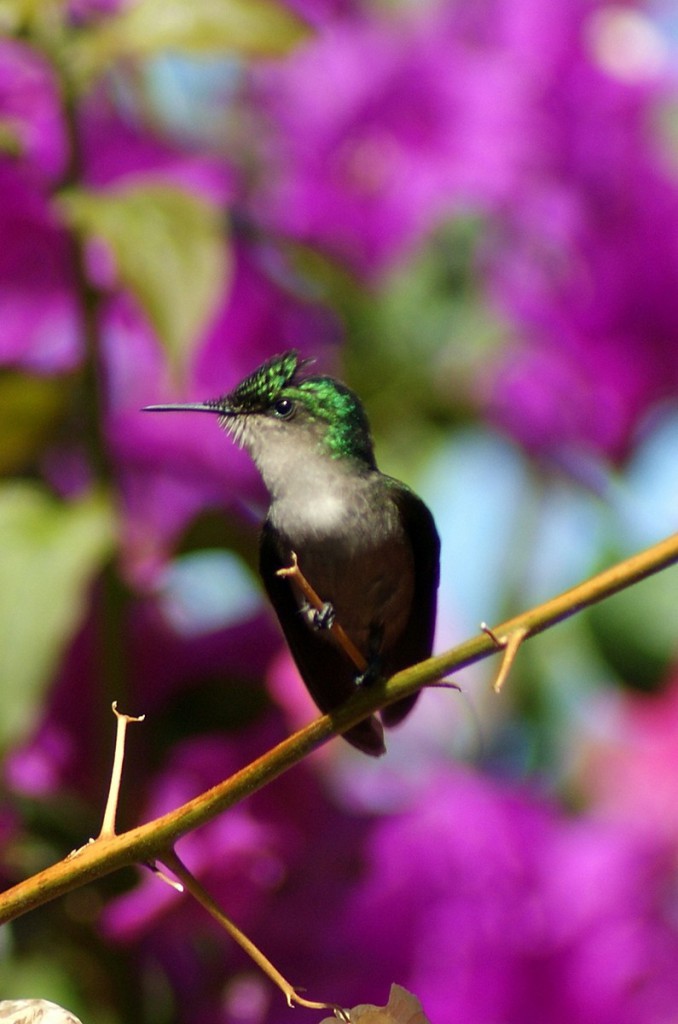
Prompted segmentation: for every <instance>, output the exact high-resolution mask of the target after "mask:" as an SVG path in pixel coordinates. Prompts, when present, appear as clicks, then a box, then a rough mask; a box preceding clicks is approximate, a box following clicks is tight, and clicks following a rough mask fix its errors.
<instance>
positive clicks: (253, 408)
mask: <svg viewBox="0 0 678 1024" xmlns="http://www.w3.org/2000/svg"><path fill="white" fill-rule="evenodd" d="M308 362H309V360H307V359H301V358H300V357H299V353H298V352H296V351H295V350H291V351H289V352H284V353H283V354H282V355H279V356H273V357H272V358H271V359H268V360H267V361H266V362H265V363H262V365H261V366H259V367H258V368H257V369H256V370H254V372H253V373H251V374H250V375H249V377H245V379H244V380H243V381H241V382H240V384H238V386H237V388H235V389H234V390H233V391H231V392H230V393H229V394H227V395H224V396H223V397H222V398H217V399H214V400H212V401H210V402H208V403H206V404H207V405H209V406H211V408H212V409H213V410H214V411H215V412H218V413H220V414H221V417H222V423H223V425H224V426H225V427H226V429H229V430H231V431H232V432H233V434H234V435H235V436H237V435H238V434H239V433H240V429H239V427H238V425H237V422H236V424H234V425H233V426H232V425H231V423H230V422H229V421H231V420H232V419H235V420H236V421H239V422H240V425H241V427H242V428H243V430H244V431H246V430H247V424H246V420H247V419H248V418H249V417H252V416H253V415H258V416H264V417H266V418H267V419H270V420H273V421H278V422H279V423H280V424H281V427H282V424H284V425H285V430H286V431H288V432H289V433H290V436H292V435H293V434H295V433H297V432H298V431H303V430H309V429H311V428H313V429H314V430H315V431H317V432H319V435H320V437H321V439H322V440H321V443H322V445H323V447H324V448H326V451H327V454H328V455H329V456H331V457H332V458H354V459H358V460H360V461H362V462H366V463H367V464H368V465H370V466H373V465H374V453H373V449H372V437H371V434H370V426H369V423H368V420H367V416H366V415H365V410H364V409H363V406H362V403H361V402H360V399H359V398H358V397H357V395H355V394H354V392H353V391H351V390H350V388H347V387H346V385H345V384H342V383H341V382H340V381H337V380H335V379H334V378H333V377H325V376H307V377H305V376H303V375H302V370H303V368H304V367H305V366H306V365H307V364H308ZM244 436H245V435H244V434H243V437H244Z"/></svg>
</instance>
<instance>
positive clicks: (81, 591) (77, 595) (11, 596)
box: [0, 482, 114, 746]
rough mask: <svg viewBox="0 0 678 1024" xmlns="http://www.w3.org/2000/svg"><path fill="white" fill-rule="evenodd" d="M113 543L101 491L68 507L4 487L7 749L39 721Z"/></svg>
mask: <svg viewBox="0 0 678 1024" xmlns="http://www.w3.org/2000/svg"><path fill="white" fill-rule="evenodd" d="M113 541H114V518H113V513H112V510H111V507H110V504H109V502H108V500H107V499H106V498H104V497H103V496H102V495H101V494H95V493H93V494H91V495H88V496H86V497H84V498H82V499H80V500H78V501H74V502H69V503H64V502H61V501H58V500H57V499H55V498H53V497H52V496H51V495H49V494H47V493H46V492H45V491H44V490H42V489H41V488H40V487H38V486H37V485H35V484H29V483H17V482H12V483H7V484H4V485H3V486H2V487H0V694H1V695H2V696H1V705H0V706H1V712H0V746H4V745H6V744H7V743H8V742H9V741H10V740H12V741H15V740H16V739H17V738H18V737H19V736H20V735H21V734H22V733H24V732H25V731H26V729H27V728H28V727H29V726H30V724H31V722H32V721H33V718H34V716H35V714H36V711H37V709H38V706H39V703H40V700H41V698H42V696H43V693H44V691H45V689H46V687H47V685H48V683H49V682H50V680H51V679H52V677H53V675H54V672H55V669H56V667H57V664H58V661H59V658H60V656H61V654H62V652H63V650H64V648H65V646H66V645H67V643H68V641H69V640H70V638H71V636H72V635H73V633H74V631H75V630H76V629H77V627H78V625H79V624H80V621H81V619H82V617H83V613H84V609H85V602H86V596H87V588H88V586H89V584H90V582H91V580H92V578H93V576H94V575H95V574H96V573H97V571H98V570H99V568H100V567H101V566H102V564H103V563H104V561H105V560H106V559H107V558H108V556H109V554H110V552H111V551H112V549H113Z"/></svg>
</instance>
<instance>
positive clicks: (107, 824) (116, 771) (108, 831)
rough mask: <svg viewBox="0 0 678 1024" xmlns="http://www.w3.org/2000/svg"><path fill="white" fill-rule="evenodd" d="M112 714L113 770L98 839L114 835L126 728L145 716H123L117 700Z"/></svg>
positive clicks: (141, 720) (140, 720)
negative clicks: (113, 727)
mask: <svg viewBox="0 0 678 1024" xmlns="http://www.w3.org/2000/svg"><path fill="white" fill-rule="evenodd" d="M111 707H112V709H113V714H114V715H115V717H116V720H117V728H116V733H115V752H114V754H113V768H112V769H111V783H110V786H109V787H108V799H107V800H106V810H105V811H104V820H103V822H102V824H101V832H100V833H99V835H98V837H97V838H98V839H110V838H111V837H112V836H114V835H115V834H116V833H115V819H116V815H117V813H118V798H119V796H120V781H121V779H122V765H123V761H124V759H125V738H126V734H127V726H128V725H129V723H130V722H143V720H144V718H145V717H146V716H145V715H140V716H139V717H138V718H135V717H134V716H133V715H123V714H122V712H120V711H118V702H117V700H114V701H113V704H112V705H111Z"/></svg>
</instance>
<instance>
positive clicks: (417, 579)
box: [381, 481, 440, 725]
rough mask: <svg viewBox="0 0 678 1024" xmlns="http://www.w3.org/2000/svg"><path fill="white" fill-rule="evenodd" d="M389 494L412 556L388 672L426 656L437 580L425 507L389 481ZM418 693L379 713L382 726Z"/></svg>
mask: <svg viewBox="0 0 678 1024" xmlns="http://www.w3.org/2000/svg"><path fill="white" fill-rule="evenodd" d="M391 497H392V498H393V500H394V501H395V502H396V504H397V505H398V508H399V511H400V516H401V521H402V524H403V527H404V530H405V533H406V535H407V538H408V540H409V542H410V545H411V547H412V555H413V557H414V594H413V596H412V607H411V610H410V615H409V618H408V620H407V625H406V626H405V628H404V630H403V631H402V633H401V634H400V636H399V637H398V640H397V641H396V643H395V644H394V646H393V647H392V648H391V650H390V651H388V652H385V653H386V656H385V659H384V671H385V673H387V674H388V675H391V674H393V673H394V672H399V671H400V669H403V668H408V667H409V666H410V665H416V663H417V662H418V661H423V660H424V659H425V658H428V657H430V655H431V651H432V649H433V634H434V631H435V624H436V607H437V597H438V583H439V580H440V538H439V537H438V531H437V530H436V525H435V522H434V520H433V516H432V515H431V513H430V511H429V509H428V508H427V506H426V505H425V504H424V502H423V501H422V500H421V498H418V497H417V495H416V494H415V493H414V491H411V490H410V489H409V488H408V487H405V486H404V485H403V484H401V483H399V482H398V481H393V485H392V491H391ZM418 696H419V695H418V694H414V695H413V696H412V697H405V698H404V699H403V700H399V701H397V702H396V703H395V704H391V705H390V706H389V707H387V708H384V710H383V711H382V712H381V719H382V721H383V722H384V724H385V725H397V724H398V722H401V721H402V719H403V718H404V717H405V715H406V714H408V712H409V711H410V710H411V709H412V707H413V706H414V703H415V702H416V700H417V697H418Z"/></svg>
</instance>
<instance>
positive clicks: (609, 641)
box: [587, 566, 678, 691]
mask: <svg viewBox="0 0 678 1024" xmlns="http://www.w3.org/2000/svg"><path fill="white" fill-rule="evenodd" d="M677 593H678V567H677V566H671V567H670V568H669V569H665V570H664V571H663V572H660V573H657V575H656V576H652V577H650V578H649V579H647V580H643V581H642V582H641V583H638V584H636V586H634V587H630V588H629V589H628V590H623V591H621V592H620V593H619V594H615V595H614V597H611V598H609V599H608V600H607V601H602V602H601V603H600V604H599V605H595V606H594V607H593V608H590V609H589V610H588V612H587V615H588V618H589V621H590V622H591V624H592V626H593V630H594V636H595V640H596V642H597V644H598V646H599V648H600V650H601V652H602V654H603V656H604V657H605V659H606V661H607V662H608V664H609V665H610V666H612V668H614V670H615V671H616V673H617V674H618V676H619V678H620V680H622V681H623V682H624V683H626V684H627V685H630V686H632V687H634V688H635V689H639V690H645V691H652V690H655V689H657V688H658V687H660V686H662V685H663V684H664V682H665V681H666V677H667V673H668V671H669V667H670V665H671V664H673V662H674V661H675V657H676V649H677V647H678V641H677V639H676V594H677Z"/></svg>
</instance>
